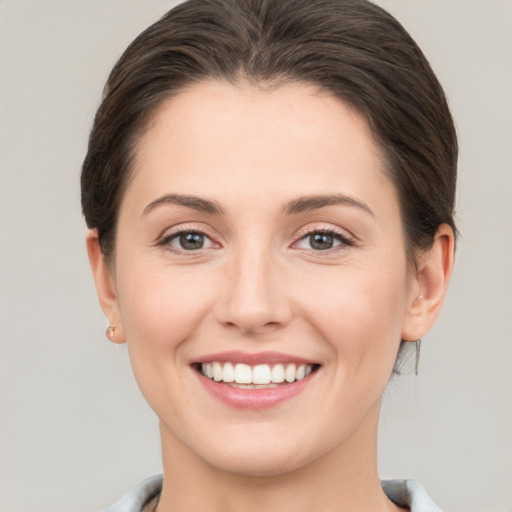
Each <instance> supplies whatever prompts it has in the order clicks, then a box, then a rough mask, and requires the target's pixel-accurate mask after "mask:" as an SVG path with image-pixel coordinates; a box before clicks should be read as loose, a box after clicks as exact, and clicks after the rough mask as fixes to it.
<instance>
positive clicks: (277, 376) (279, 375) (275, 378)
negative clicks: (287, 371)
mask: <svg viewBox="0 0 512 512" xmlns="http://www.w3.org/2000/svg"><path fill="white" fill-rule="evenodd" d="M271 378H272V382H274V383H275V384H280V383H281V382H284V366H283V365H282V364H275V365H274V366H273V367H272V374H271Z"/></svg>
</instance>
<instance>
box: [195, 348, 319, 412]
mask: <svg viewBox="0 0 512 512" xmlns="http://www.w3.org/2000/svg"><path fill="white" fill-rule="evenodd" d="M191 367H192V368H193V369H194V370H195V374H196V375H197V376H198V377H199V380H200V382H201V383H202V385H203V386H204V388H205V389H206V390H207V391H208V392H209V393H210V394H211V395H212V396H213V397H215V398H217V399H219V400H220V401H221V402H223V403H224V404H226V405H228V406H230V407H234V408H236V409H246V410H261V409H267V408H269V407H274V406H277V405H278V404H280V403H282V402H285V401H287V400H289V399H291V398H293V397H295V396H297V395H299V394H301V393H302V392H303V391H304V390H305V389H306V388H307V387H309V386H310V385H313V384H310V383H312V381H313V380H316V375H317V374H318V373H319V372H318V370H319V369H320V368H321V365H320V364H318V363H314V362H313V361H308V360H306V359H303V358H301V357H295V356H292V355H288V354H282V353H278V352H263V353H262V352H260V353H257V354H248V353H245V352H239V351H229V352H222V353H217V354H210V355H208V356H206V355H205V356H203V357H201V358H200V359H199V360H196V361H194V362H191Z"/></svg>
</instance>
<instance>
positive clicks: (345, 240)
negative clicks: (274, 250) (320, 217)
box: [292, 228, 354, 253]
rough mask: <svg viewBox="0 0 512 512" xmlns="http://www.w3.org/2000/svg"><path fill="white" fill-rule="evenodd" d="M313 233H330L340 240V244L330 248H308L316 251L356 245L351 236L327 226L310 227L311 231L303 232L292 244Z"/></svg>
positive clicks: (326, 251)
mask: <svg viewBox="0 0 512 512" xmlns="http://www.w3.org/2000/svg"><path fill="white" fill-rule="evenodd" d="M313 235H328V236H331V237H332V238H333V239H334V240H336V241H337V242H339V244H338V245H335V246H334V247H331V248H328V249H323V250H321V249H317V250H315V249H313V248H311V249H306V250H310V251H313V252H315V253H330V252H332V251H336V250H339V249H343V247H351V246H353V245H354V240H352V239H351V238H349V237H348V236H347V235H345V234H343V233H341V232H339V231H336V230H335V229H325V228H316V229H310V230H309V231H306V232H305V233H302V234H301V236H300V237H299V238H298V239H297V241H295V242H294V243H293V244H292V245H296V244H298V243H299V242H302V241H304V240H307V239H308V238H309V237H311V236H313Z"/></svg>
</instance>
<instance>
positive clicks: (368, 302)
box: [82, 0, 457, 512]
mask: <svg viewBox="0 0 512 512" xmlns="http://www.w3.org/2000/svg"><path fill="white" fill-rule="evenodd" d="M456 161H457V143H456V137H455V131H454V128H453V122H452V119H451V116H450V113H449V110H448V107H447V104H446V100H445V97H444V94H443V92H442V90H441V87H440V86H439V84H438V82H437V80H436V78H435V76H434V75H433V73H432V71H431V69H430V67H429V65H428V63H427V61H426V60H425V58H424V56H423V55H422V53H421V51H420V50H419V49H418V47H417V46H416V44H415V43H414V42H413V41H412V40H411V38H410V37H409V36H408V34H407V33H406V32H405V31H404V29H403V28H402V27H401V26H400V25H399V24H398V22H396V20H394V19H393V18H392V17H391V16H390V15H388V14H387V13H385V12H384V11H383V10H381V9H380V8H378V7H376V6H375V5H373V4H371V3H369V2H366V1H364V0H298V1H293V2H289V1H283V0H267V1H264V0H215V1H189V2H185V3H184V4H181V5H180V6H178V7H176V8H175V9H173V10H172V11H170V12H169V13H168V14H167V15H166V16H164V17H163V18H162V19H161V20H160V21H158V22H157V23H155V24H154V25H152V26H151V27H149V28H148V29H147V30H146V31H145V32H143V33H142V34H141V35H140V36H139V37H138V38H137V39H136V40H135V41H134V42H133V43H132V44H131V45H130V46H129V48H128V49H127V50H126V52H125V53H124V55H123V56H122V57H121V58H120V60H119V62H118V63H117V64H116V66H115V67H114V69H113V71H112V73H111V75H110V78H109V80H108V83H107V86H106V89H105V96H104V99H103V102H102V104H101V106H100V108H99V110H98V113H97V116H96V119H95V122H94V126H93V129H92V132H91V137H90V141H89V149H88V153H87V156H86V159H85V161H84V165H83V172H82V204H83V210H84V214H85V217H86V221H87V225H88V227H89V228H90V231H89V234H88V237H87V246H88V253H89V258H90V262H91V266H92V270H93V275H94V279H95V283H96V288H97V292H98V296H99V300H100V304H101V306H102V309H103V311H104V313H105V315H106V316H107V318H108V321H109V327H108V329H107V337H108V338H109V339H110V340H111V341H113V342H115V343H124V342H126V343H127V344H128V350H129V353H130V358H131V362H132V366H133V370H134V373H135V376H136V379H137V381H138V384H139V386H140V388H141V390H142V392H143V394H144V396H145V398H146V399H147V401H148V403H149V404H150V406H151V407H152V408H153V409H154V411H155V412H156V414H157V415H158V417H159V420H160V431H161V440H162V453H163V466H164V475H163V481H162V479H161V478H160V477H156V478H152V479H149V480H147V481H145V482H143V484H141V486H139V487H138V488H137V489H135V490H133V491H132V492H131V493H129V494H128V495H127V496H125V497H124V498H123V499H122V500H121V501H120V502H119V503H118V504H117V505H115V506H114V507H113V508H112V509H111V510H112V511H130V512H131V511H140V510H157V511H158V512H165V511H168V510H204V509H207V508H208V510H219V511H220V510H222V511H230V510H263V509H272V510H281V509H286V510H288V509H291V508H292V507H293V509H294V510H303V509H304V510H322V511H327V510H354V511H355V510H362V511H367V510H371V511H385V510H386V511H389V510H395V511H396V510H403V509H405V510H407V509H410V510H413V511H414V512H420V511H427V510H438V509H437V507H436V506H435V505H434V503H433V502H432V501H431V500H430V498H429V497H428V495H427V494H426V492H425V491H424V489H423V488H422V487H421V486H420V485H419V484H417V483H415V482H412V481H390V482H383V483H381V482H380V481H379V477H378V473H377V455H376V454H377V442H376V434H377V425H378V416H379V409H380V403H381V398H382V394H383V391H384V389H385V387H386V384H387V382H388V380H389V378H390V376H391V373H392V371H393V368H394V367H395V365H396V361H397V358H399V353H400V350H401V348H402V347H403V346H404V345H405V344H406V343H408V342H415V341H417V340H419V339H420V338H421V337H422V336H424V335H425V334H426V333H427V332H428V330H429V329H430V328H431V326H432V325H433V323H434V322H435V320H436V318H437V316H438V314H439V311H440V308H441V305H442V302H443V298H444V294H445V291H446V287H447V284H448V281H449V278H450V274H451V270H452V265H453V251H454V238H455V236H454V233H455V226H454V221H453V208H454V194H455V180H456Z"/></svg>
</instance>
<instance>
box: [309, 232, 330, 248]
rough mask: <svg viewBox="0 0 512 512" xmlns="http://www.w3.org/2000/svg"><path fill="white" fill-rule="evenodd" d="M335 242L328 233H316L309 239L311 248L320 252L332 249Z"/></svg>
mask: <svg viewBox="0 0 512 512" xmlns="http://www.w3.org/2000/svg"><path fill="white" fill-rule="evenodd" d="M333 242H334V239H333V237H332V236H331V235H328V234H327V233H315V234H314V235H311V236H310V237H309V243H310V244H311V247H312V248H313V249H316V250H319V251H322V250H323V251H325V250H326V249H332V247H333Z"/></svg>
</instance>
